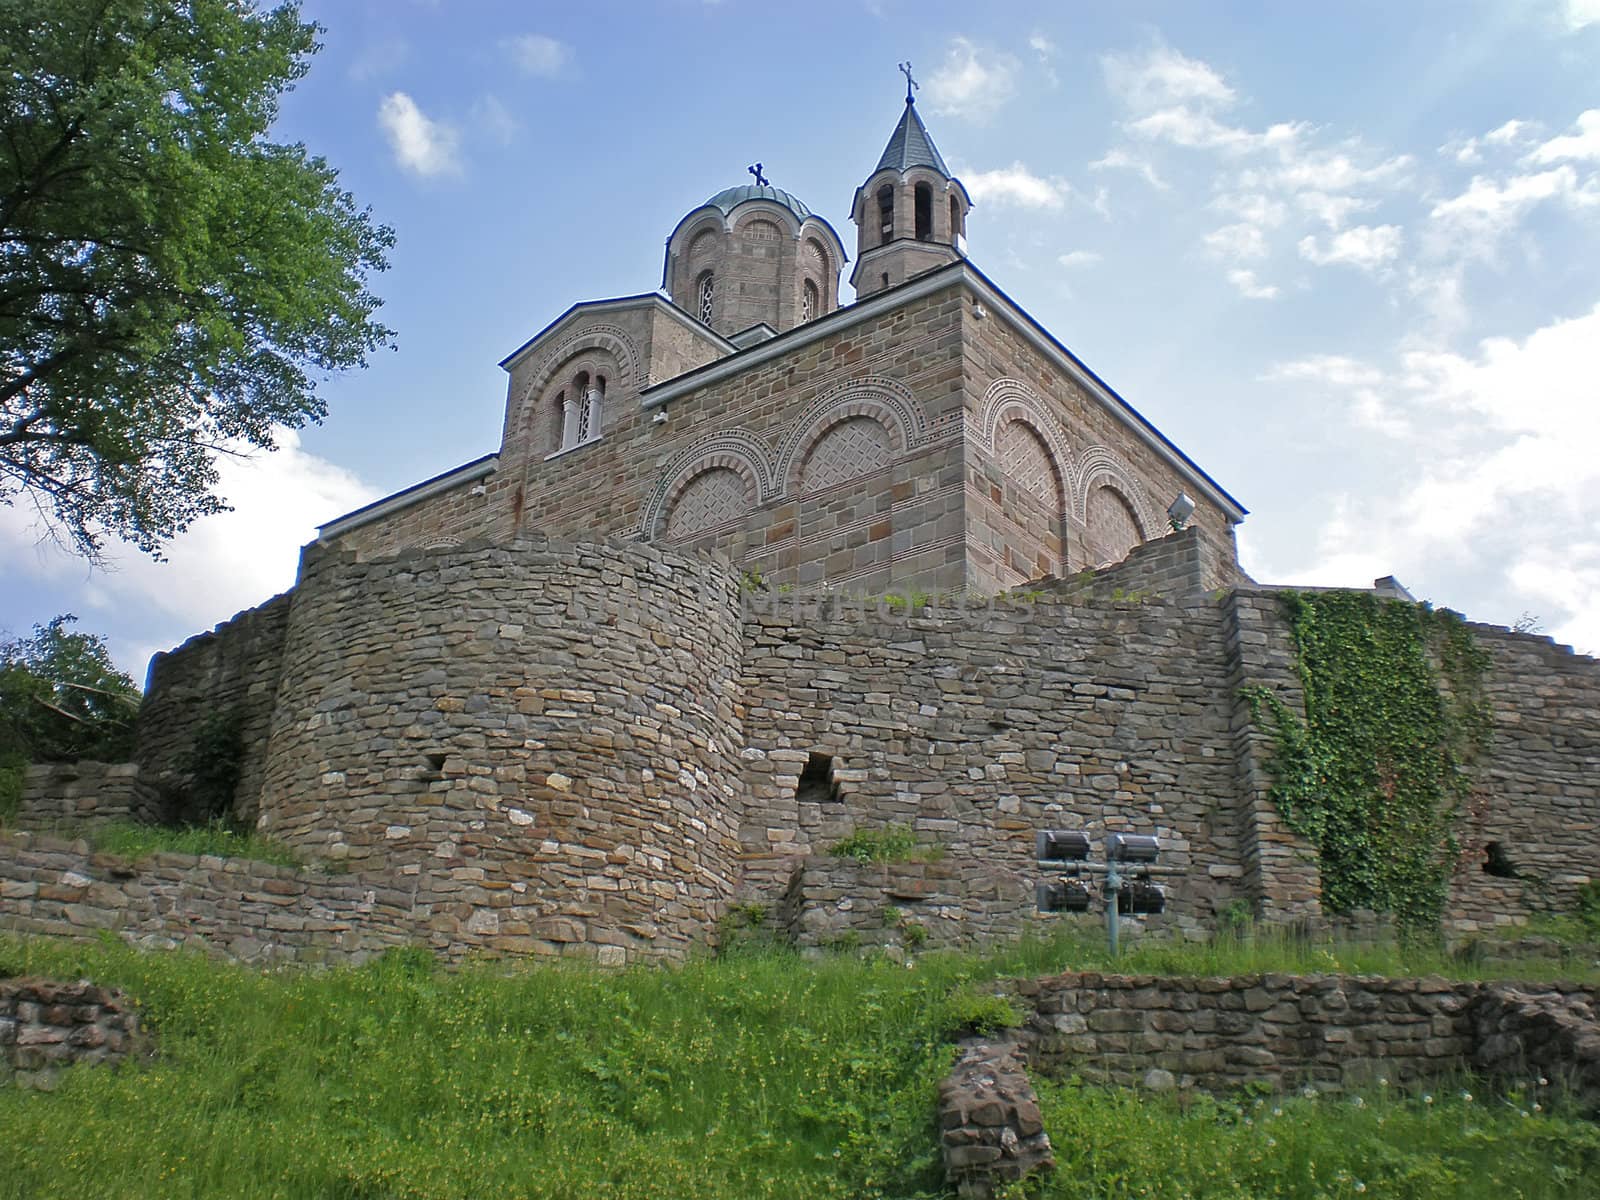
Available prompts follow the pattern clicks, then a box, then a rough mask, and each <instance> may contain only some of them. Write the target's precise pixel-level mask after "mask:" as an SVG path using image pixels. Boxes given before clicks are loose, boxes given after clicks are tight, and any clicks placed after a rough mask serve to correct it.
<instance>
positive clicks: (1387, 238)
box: [1299, 225, 1401, 271]
mask: <svg viewBox="0 0 1600 1200" xmlns="http://www.w3.org/2000/svg"><path fill="white" fill-rule="evenodd" d="M1400 242H1401V234H1400V227H1399V226H1398V225H1357V226H1356V227H1355V228H1354V229H1346V230H1344V231H1343V232H1342V233H1336V234H1334V235H1333V236H1332V237H1330V238H1328V239H1327V240H1326V241H1323V240H1321V239H1319V238H1315V237H1304V238H1301V239H1300V246H1299V249H1300V257H1301V258H1303V259H1305V260H1306V261H1307V262H1311V263H1315V264H1316V265H1317V266H1319V267H1326V266H1347V267H1356V268H1358V269H1360V270H1363V271H1375V270H1377V269H1378V268H1379V267H1382V266H1384V265H1385V264H1387V263H1390V262H1393V261H1394V260H1395V258H1396V257H1398V256H1399V254H1400Z"/></svg>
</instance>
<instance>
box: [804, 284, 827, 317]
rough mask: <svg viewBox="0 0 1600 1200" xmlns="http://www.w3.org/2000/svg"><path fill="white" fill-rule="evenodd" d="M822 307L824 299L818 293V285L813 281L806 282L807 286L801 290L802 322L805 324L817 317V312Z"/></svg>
mask: <svg viewBox="0 0 1600 1200" xmlns="http://www.w3.org/2000/svg"><path fill="white" fill-rule="evenodd" d="M821 307H822V297H821V295H820V293H818V291H817V285H816V284H814V283H812V282H811V280H809V279H808V280H806V282H805V286H804V287H802V288H801V289H800V321H801V324H804V323H805V322H807V321H810V320H813V319H815V318H816V316H817V310H818V309H820V308H821Z"/></svg>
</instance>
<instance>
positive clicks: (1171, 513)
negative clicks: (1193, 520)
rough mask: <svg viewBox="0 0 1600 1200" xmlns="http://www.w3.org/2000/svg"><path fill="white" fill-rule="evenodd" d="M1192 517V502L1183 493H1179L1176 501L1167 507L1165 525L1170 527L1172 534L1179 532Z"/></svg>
mask: <svg viewBox="0 0 1600 1200" xmlns="http://www.w3.org/2000/svg"><path fill="white" fill-rule="evenodd" d="M1192 516H1194V501H1193V500H1191V499H1189V496H1188V494H1187V493H1185V492H1179V493H1178V496H1177V499H1175V500H1174V501H1173V502H1172V503H1171V504H1169V505H1167V524H1168V525H1171V526H1172V532H1173V533H1178V532H1180V531H1181V530H1182V529H1183V527H1184V525H1186V524H1187V523H1188V521H1189V518H1190V517H1192Z"/></svg>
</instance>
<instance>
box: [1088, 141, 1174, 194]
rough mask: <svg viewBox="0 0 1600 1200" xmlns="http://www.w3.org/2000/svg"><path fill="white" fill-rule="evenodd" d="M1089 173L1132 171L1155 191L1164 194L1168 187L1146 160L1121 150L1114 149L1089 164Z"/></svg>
mask: <svg viewBox="0 0 1600 1200" xmlns="http://www.w3.org/2000/svg"><path fill="white" fill-rule="evenodd" d="M1089 169H1090V170H1091V171H1110V170H1125V171H1132V172H1133V173H1134V174H1136V175H1138V176H1139V177H1140V178H1141V179H1143V180H1144V181H1145V182H1146V183H1148V184H1149V185H1150V186H1151V187H1153V188H1155V189H1156V190H1157V191H1161V192H1164V191H1166V190H1167V188H1168V187H1169V186H1170V185H1169V184H1168V183H1167V181H1166V180H1164V179H1162V178H1161V176H1159V175H1157V174H1156V169H1155V167H1153V166H1152V165H1151V164H1150V160H1149V159H1147V158H1140V157H1139V156H1138V155H1135V154H1130V153H1128V151H1126V150H1123V149H1115V150H1112V151H1110V152H1108V153H1107V154H1106V156H1105V157H1104V158H1098V159H1096V160H1095V161H1094V162H1092V163H1090V164H1089Z"/></svg>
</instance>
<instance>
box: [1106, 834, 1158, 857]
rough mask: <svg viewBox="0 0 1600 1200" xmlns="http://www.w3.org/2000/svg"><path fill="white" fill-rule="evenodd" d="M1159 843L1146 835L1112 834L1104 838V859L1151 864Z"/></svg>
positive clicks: (1156, 853) (1156, 854)
mask: <svg viewBox="0 0 1600 1200" xmlns="http://www.w3.org/2000/svg"><path fill="white" fill-rule="evenodd" d="M1160 853H1161V842H1160V841H1159V840H1158V839H1157V838H1155V837H1154V836H1152V835H1151V834H1148V833H1113V834H1112V835H1111V836H1110V837H1108V838H1106V859H1107V861H1109V862H1119V863H1153V862H1155V860H1156V858H1157V856H1158V855H1160Z"/></svg>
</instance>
